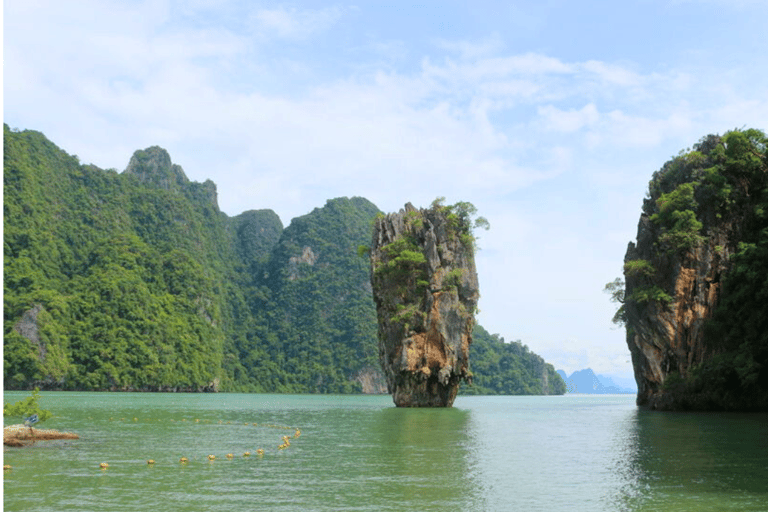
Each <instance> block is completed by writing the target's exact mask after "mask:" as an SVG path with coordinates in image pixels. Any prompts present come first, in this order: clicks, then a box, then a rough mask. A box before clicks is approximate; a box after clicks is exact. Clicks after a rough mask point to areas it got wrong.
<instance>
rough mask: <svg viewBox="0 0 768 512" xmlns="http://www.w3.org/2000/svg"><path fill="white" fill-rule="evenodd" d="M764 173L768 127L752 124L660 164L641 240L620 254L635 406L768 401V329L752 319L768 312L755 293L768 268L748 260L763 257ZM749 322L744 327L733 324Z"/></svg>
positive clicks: (753, 405)
mask: <svg viewBox="0 0 768 512" xmlns="http://www.w3.org/2000/svg"><path fill="white" fill-rule="evenodd" d="M767 176H768V158H766V156H765V136H764V135H763V134H762V132H759V131H756V130H747V131H745V132H740V131H734V132H729V133H727V134H725V135H724V136H722V137H720V136H715V135H710V136H708V137H705V138H703V139H702V140H701V141H700V142H699V143H698V144H696V145H695V146H694V148H693V151H690V152H688V153H681V154H680V156H678V157H676V158H674V159H672V160H670V161H669V162H667V163H666V164H665V165H664V167H662V169H660V170H659V171H657V172H656V173H655V174H654V176H653V179H652V180H651V182H650V184H649V196H650V197H649V198H647V199H645V202H644V205H643V213H642V215H641V217H640V222H639V224H638V231H637V241H636V242H631V243H630V244H629V247H628V249H627V252H626V256H625V258H624V277H625V282H626V287H625V290H624V305H623V311H620V313H621V314H622V315H623V320H625V321H626V326H627V345H628V346H629V350H630V352H631V354H632V363H633V366H634V371H635V380H636V381H637V386H638V394H637V404H638V405H641V406H646V407H649V408H652V409H667V410H669V409H698V410H706V409H725V410H749V409H764V408H766V407H768V400H766V398H765V393H763V392H761V391H760V390H761V389H763V388H764V387H766V383H768V365H766V363H768V361H766V360H765V359H766V353H767V352H768V351H767V349H766V347H765V345H764V342H763V341H761V340H763V339H764V338H765V336H764V334H762V333H764V329H761V328H756V327H754V326H756V325H758V321H759V319H761V318H762V319H765V318H768V317H767V316H766V306H767V305H768V303H766V301H765V300H764V299H761V298H760V296H761V294H762V293H763V292H762V291H761V290H763V288H761V285H760V283H763V282H764V281H765V279H766V275H765V274H764V273H762V272H764V271H763V270H761V268H762V267H761V266H764V265H763V264H762V263H758V264H757V265H755V264H754V263H752V264H751V266H750V265H746V264H745V263H744V262H745V261H750V259H751V261H753V262H760V261H764V260H765V259H764V258H761V257H760V256H757V257H756V256H755V254H758V253H757V251H759V250H761V249H760V247H763V246H765V244H766V243H768V240H766V235H767V234H768V222H767V220H768V216H767V215H766V213H767V212H766V210H765V203H766V191H767V190H768V186H767V184H768V177H767ZM745 258H746V259H745ZM737 262H741V263H740V267H741V268H742V269H746V270H742V274H744V275H746V276H747V277H746V278H744V277H742V278H741V279H742V281H736V280H735V277H734V276H735V274H734V268H735V264H736V263H737ZM729 280H730V285H729ZM750 283H757V284H755V285H754V288H755V290H756V291H755V293H754V294H752V295H750V296H749V297H748V298H745V299H743V300H742V299H741V298H740V299H738V300H734V299H733V297H734V295H733V294H734V292H735V291H737V288H741V289H745V288H748V287H749V286H750ZM744 296H745V297H747V295H744ZM728 297H731V298H730V299H728V300H729V301H730V303H729V305H728V306H727V307H725V306H724V300H726V299H727V298H728ZM727 317H732V318H734V319H735V318H737V317H738V320H728V321H724V320H723V319H724V318H727ZM745 323H749V325H750V326H752V327H751V328H750V329H747V330H746V331H749V332H746V331H745V332H737V330H738V329H734V328H733V326H737V327H738V326H740V325H743V324H745ZM718 326H719V327H718ZM724 326H725V327H724Z"/></svg>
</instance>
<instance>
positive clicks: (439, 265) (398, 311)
mask: <svg viewBox="0 0 768 512" xmlns="http://www.w3.org/2000/svg"><path fill="white" fill-rule="evenodd" d="M474 213H475V208H474V207H473V206H472V205H471V204H469V203H457V204H456V205H453V206H444V205H442V203H441V201H440V200H437V201H435V202H434V203H433V204H432V207H431V208H430V209H426V210H425V209H419V210H417V209H416V208H414V207H413V205H411V204H410V203H408V204H406V205H405V209H404V210H400V212H398V213H391V214H389V215H386V216H380V217H378V218H377V219H376V221H375V223H374V229H373V241H372V245H371V253H370V259H371V284H372V286H373V297H374V302H375V303H376V312H377V315H378V325H379V328H378V338H379V357H380V360H381V364H382V368H383V370H384V375H385V376H386V380H387V388H388V390H389V392H390V393H391V394H392V397H393V399H394V402H395V404H396V405H397V406H398V407H450V406H451V405H452V404H453V400H454V399H455V398H456V393H457V392H458V390H459V384H460V383H461V381H462V380H469V378H470V373H469V345H470V344H471V343H472V327H473V326H474V313H475V310H476V308H477V300H478V298H479V291H478V282H477V271H476V270H475V260H474V240H475V239H474V237H473V235H472V228H473V227H475V226H483V227H487V222H486V221H485V219H482V218H478V219H477V221H474V222H473V221H472V219H471V217H472V215H474Z"/></svg>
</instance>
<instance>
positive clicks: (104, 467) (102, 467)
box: [99, 462, 109, 469]
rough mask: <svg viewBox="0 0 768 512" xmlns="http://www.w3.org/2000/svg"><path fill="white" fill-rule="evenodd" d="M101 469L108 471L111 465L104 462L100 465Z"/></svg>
mask: <svg viewBox="0 0 768 512" xmlns="http://www.w3.org/2000/svg"><path fill="white" fill-rule="evenodd" d="M99 467H100V468H101V469H107V468H108V467H109V464H107V463H106V462H102V463H101V464H99Z"/></svg>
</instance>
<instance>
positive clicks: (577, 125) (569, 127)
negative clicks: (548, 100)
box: [538, 103, 600, 133]
mask: <svg viewBox="0 0 768 512" xmlns="http://www.w3.org/2000/svg"><path fill="white" fill-rule="evenodd" d="M538 113H539V115H540V116H541V117H542V118H543V122H544V125H545V129H549V130H553V131H556V132H564V133H572V132H575V131H577V130H581V129H582V128H584V127H585V126H594V125H595V124H596V123H597V122H598V121H599V120H600V114H599V113H598V111H597V107H596V106H595V104H594V103H589V104H587V105H584V107H582V108H581V109H579V110H573V109H570V110H567V111H564V110H560V109H559V108H557V107H555V106H554V105H543V106H540V107H539V108H538Z"/></svg>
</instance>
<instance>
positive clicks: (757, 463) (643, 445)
mask: <svg viewBox="0 0 768 512" xmlns="http://www.w3.org/2000/svg"><path fill="white" fill-rule="evenodd" d="M627 426H628V428H627V430H626V432H627V433H628V436H627V441H626V447H627V453H628V455H629V457H628V458H627V459H626V461H627V462H626V463H625V464H620V465H619V466H618V470H619V471H621V472H623V473H624V474H625V475H626V479H627V481H628V485H627V486H626V487H625V488H624V490H625V491H627V492H626V493H625V496H624V498H625V500H624V506H625V508H626V509H628V510H643V511H646V510H649V511H650V510H673V509H674V510H712V511H715V510H766V509H768V505H766V503H768V415H766V414H718V413H660V412H655V411H646V410H635V411H634V412H633V414H632V421H631V422H629V423H628V425H627Z"/></svg>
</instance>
